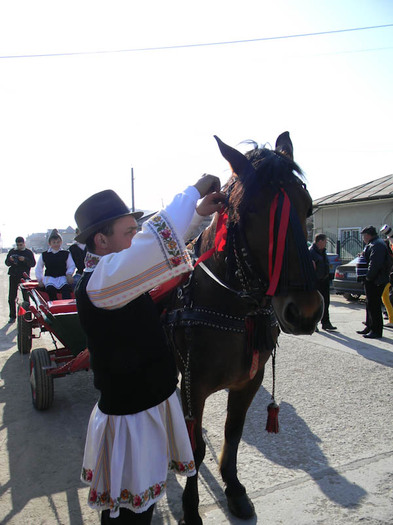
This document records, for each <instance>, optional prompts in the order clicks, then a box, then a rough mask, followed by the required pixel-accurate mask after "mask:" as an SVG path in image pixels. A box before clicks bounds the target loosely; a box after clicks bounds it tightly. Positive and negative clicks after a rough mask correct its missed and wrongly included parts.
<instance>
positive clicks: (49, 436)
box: [0, 352, 96, 525]
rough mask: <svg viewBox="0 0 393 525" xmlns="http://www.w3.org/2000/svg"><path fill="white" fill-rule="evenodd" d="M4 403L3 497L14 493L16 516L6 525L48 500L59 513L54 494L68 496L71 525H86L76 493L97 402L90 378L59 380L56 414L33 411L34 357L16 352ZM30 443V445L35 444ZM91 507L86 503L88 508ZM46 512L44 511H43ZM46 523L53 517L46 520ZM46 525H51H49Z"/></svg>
mask: <svg viewBox="0 0 393 525" xmlns="http://www.w3.org/2000/svg"><path fill="white" fill-rule="evenodd" d="M1 379H2V386H1V388H0V403H4V414H3V427H2V428H1V429H0V430H2V431H4V430H6V432H7V439H6V442H4V443H3V446H7V448H8V458H9V479H8V482H7V483H6V484H4V485H2V486H1V487H0V496H2V495H3V494H4V493H5V492H7V491H8V492H9V493H10V497H11V500H12V510H10V512H9V513H8V514H7V515H6V516H3V518H2V520H1V523H2V525H5V524H6V523H8V522H9V521H10V520H11V519H12V518H13V517H14V516H16V515H17V514H18V513H19V512H20V511H21V510H22V509H23V508H24V507H25V506H26V505H27V504H28V503H29V501H30V500H32V499H34V498H42V497H45V498H47V500H48V502H49V506H50V507H51V508H52V510H53V513H54V515H55V516H57V518H58V520H57V521H56V523H60V522H61V520H60V518H59V516H58V513H57V510H56V504H55V499H54V498H53V496H54V495H55V494H58V493H61V492H65V493H66V497H67V505H68V516H69V523H70V525H80V524H81V523H83V518H82V512H81V508H80V503H79V497H78V492H77V489H79V488H81V487H84V485H83V484H82V483H81V482H80V481H78V480H79V479H80V469H81V464H82V457H83V449H84V441H85V434H86V428H87V424H88V420H89V416H90V412H91V409H92V407H93V405H94V403H95V401H96V393H95V392H94V388H93V385H92V378H91V377H90V375H89V374H88V373H86V372H84V371H83V372H78V373H77V374H74V375H72V376H66V377H63V378H60V379H56V380H55V382H54V390H55V397H54V403H53V406H52V407H51V409H49V410H47V411H43V412H39V411H37V410H35V409H34V408H33V405H32V403H31V395H30V383H29V356H27V355H26V356H22V355H20V354H19V353H18V352H15V353H14V354H12V355H11V357H10V358H9V359H8V360H7V362H6V363H5V365H4V367H3V370H2V372H1ZM30 437H31V439H30ZM86 504H87V503H86ZM43 508H45V506H43ZM40 519H42V520H43V521H42V523H43V522H44V521H45V520H46V519H48V516H41V517H40ZM45 522H46V521H45Z"/></svg>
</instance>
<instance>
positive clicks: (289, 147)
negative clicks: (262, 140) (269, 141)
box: [276, 131, 293, 160]
mask: <svg viewBox="0 0 393 525" xmlns="http://www.w3.org/2000/svg"><path fill="white" fill-rule="evenodd" d="M276 150H277V151H280V152H281V153H284V155H286V156H287V157H289V158H290V159H291V160H293V144H292V140H291V138H290V136H289V131H284V133H281V135H280V136H279V137H278V138H277V140H276Z"/></svg>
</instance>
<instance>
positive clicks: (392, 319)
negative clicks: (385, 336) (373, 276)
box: [379, 224, 393, 327]
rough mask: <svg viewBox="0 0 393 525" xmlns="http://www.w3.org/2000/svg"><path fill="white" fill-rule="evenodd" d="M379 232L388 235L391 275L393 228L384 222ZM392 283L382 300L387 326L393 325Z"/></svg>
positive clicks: (388, 285)
mask: <svg viewBox="0 0 393 525" xmlns="http://www.w3.org/2000/svg"><path fill="white" fill-rule="evenodd" d="M379 233H380V234H382V235H386V237H387V239H385V244H386V247H387V249H388V261H389V275H390V273H391V271H392V267H393V251H392V246H391V244H392V243H393V238H392V237H391V235H393V231H392V228H391V227H390V226H389V225H388V224H384V225H383V226H382V228H381V229H380V230H379ZM390 290H391V284H390V282H388V283H387V284H386V286H385V288H384V290H383V293H382V302H383V304H384V306H385V309H386V313H387V319H388V322H387V323H386V324H385V326H389V327H393V306H392V303H391V302H390V295H391V292H390Z"/></svg>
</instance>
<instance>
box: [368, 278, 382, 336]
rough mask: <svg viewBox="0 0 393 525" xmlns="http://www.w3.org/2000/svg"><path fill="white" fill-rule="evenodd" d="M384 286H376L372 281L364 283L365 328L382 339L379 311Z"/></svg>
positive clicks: (380, 314)
mask: <svg viewBox="0 0 393 525" xmlns="http://www.w3.org/2000/svg"><path fill="white" fill-rule="evenodd" d="M384 288H385V284H379V285H376V284H374V283H373V282H372V281H367V280H366V281H365V282H364V289H365V292H366V327H367V328H368V329H369V330H370V331H371V332H373V333H374V334H376V335H377V336H378V337H382V330H383V320H382V309H381V297H382V293H383V290H384Z"/></svg>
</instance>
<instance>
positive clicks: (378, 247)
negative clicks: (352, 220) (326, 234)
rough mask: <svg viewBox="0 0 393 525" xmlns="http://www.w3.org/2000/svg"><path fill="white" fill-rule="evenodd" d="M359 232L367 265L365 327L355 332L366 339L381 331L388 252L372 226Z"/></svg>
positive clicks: (372, 337)
mask: <svg viewBox="0 0 393 525" xmlns="http://www.w3.org/2000/svg"><path fill="white" fill-rule="evenodd" d="M361 234H362V235H363V241H364V242H365V244H366V247H365V249H364V251H363V255H364V258H365V259H366V262H367V265H368V267H367V273H366V275H365V277H364V290H365V293H366V327H365V328H364V329H363V330H358V331H357V333H358V334H361V335H363V337H365V338H367V339H380V338H381V337H382V331H383V321H382V309H381V306H382V305H381V297H382V293H383V291H384V289H385V286H386V284H387V282H388V281H389V264H390V263H389V260H388V255H389V254H388V249H387V247H386V244H385V242H384V241H383V240H382V239H380V238H379V237H378V234H377V230H376V229H375V227H374V226H367V227H366V228H363V230H362V231H361Z"/></svg>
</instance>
